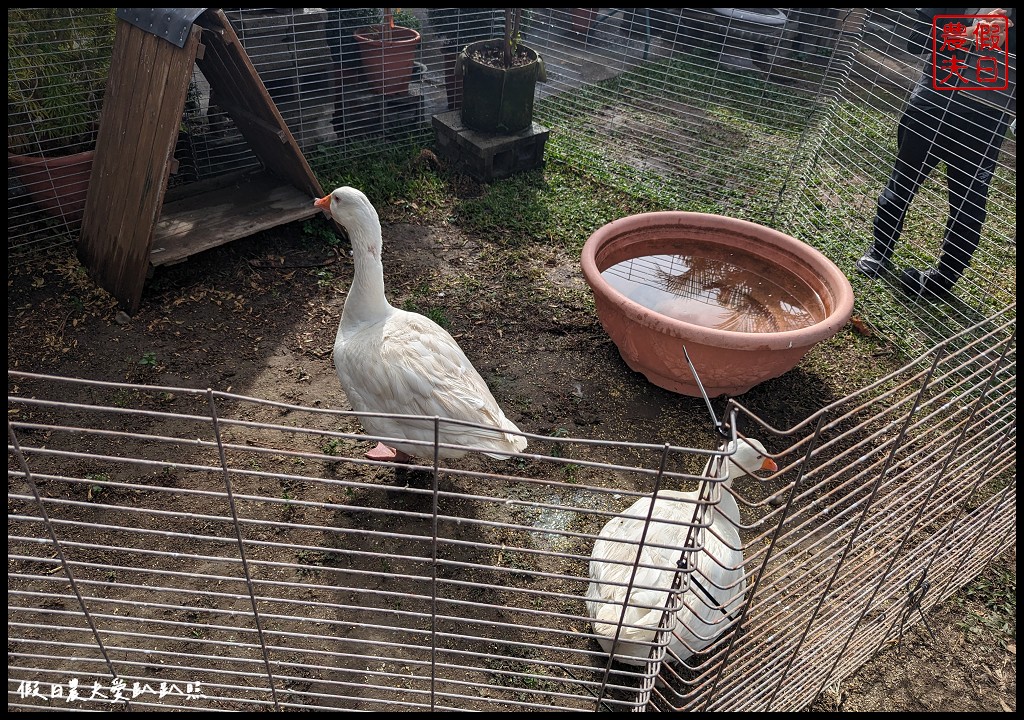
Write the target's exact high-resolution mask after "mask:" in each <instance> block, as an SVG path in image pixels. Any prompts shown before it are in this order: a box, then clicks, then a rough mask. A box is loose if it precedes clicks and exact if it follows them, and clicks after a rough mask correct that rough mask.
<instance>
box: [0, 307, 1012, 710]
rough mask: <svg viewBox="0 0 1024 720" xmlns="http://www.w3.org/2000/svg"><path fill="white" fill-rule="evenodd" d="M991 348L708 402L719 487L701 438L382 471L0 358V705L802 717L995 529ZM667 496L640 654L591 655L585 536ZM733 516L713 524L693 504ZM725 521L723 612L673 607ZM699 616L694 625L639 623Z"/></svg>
mask: <svg viewBox="0 0 1024 720" xmlns="http://www.w3.org/2000/svg"><path fill="white" fill-rule="evenodd" d="M989 341H990V342H989V343H988V345H987V347H988V348H990V352H988V353H984V354H978V353H977V352H976V348H975V347H972V346H971V345H970V344H962V345H961V346H960V347H957V345H958V344H957V343H950V344H948V345H943V346H940V347H938V348H936V349H934V350H933V351H931V352H929V353H927V354H926V355H923V356H922V357H920V358H918V359H917V360H916V361H914V362H912V363H910V364H909V365H907V366H906V367H905V368H903V369H902V370H900V371H898V372H896V373H894V374H893V375H891V376H888V377H885V378H881V379H880V380H879V381H878V382H877V383H875V384H873V385H872V386H870V387H868V388H865V389H863V390H861V391H859V392H857V393H855V394H853V395H851V396H849V397H847V398H843V399H842V400H840V401H838V402H836V403H833V404H832V405H830V406H828V407H827V408H824V409H823V410H822V411H820V412H819V413H816V414H814V415H812V416H811V417H809V418H808V419H807V421H806V422H804V423H802V424H800V425H799V426H797V427H793V428H787V429H774V428H770V427H767V426H766V425H764V424H763V423H762V422H760V421H759V419H758V418H757V417H755V416H753V415H752V414H750V413H749V411H747V410H746V409H745V408H744V407H743V406H742V405H740V404H739V403H737V402H735V401H733V402H732V403H731V404H730V409H729V410H728V415H727V417H726V420H727V421H728V424H729V426H730V427H732V428H742V429H743V431H744V432H745V434H747V435H748V436H750V437H754V438H759V439H760V440H761V441H762V442H763V444H764V446H765V447H766V448H768V449H769V450H768V452H769V453H770V454H771V457H773V458H774V461H775V463H776V467H777V471H776V472H774V473H770V474H769V475H765V473H760V475H762V476H763V477H751V476H750V475H747V476H745V477H742V478H739V479H737V480H735V481H733V482H732V484H731V485H728V484H726V485H723V484H721V483H720V482H719V481H715V480H714V479H713V478H712V477H710V476H709V475H707V474H703V473H694V472H693V470H692V468H694V467H698V466H699V465H700V464H702V463H704V462H705V461H706V460H708V459H709V458H712V457H713V456H712V455H711V453H710V452H709V451H708V450H701V449H697V448H683V447H675V446H671V445H656V444H637V443H614V442H598V441H593V440H586V439H582V438H569V437H563V438H551V437H539V436H529V437H530V440H531V448H532V449H536V451H535V452H527V453H522V454H517V455H516V456H515V457H514V458H512V459H510V460H509V461H506V462H502V461H492V460H484V459H479V458H476V457H475V456H469V457H466V458H461V459H457V460H448V461H445V460H442V459H439V458H437V457H436V456H435V457H434V458H433V459H431V458H430V457H428V458H427V460H426V462H425V464H422V465H419V466H416V467H406V466H394V465H392V464H389V463H381V462H379V461H372V460H368V459H365V458H364V457H362V456H361V455H359V454H358V452H356V450H355V449H356V448H357V447H358V446H359V445H358V444H357V443H356V442H355V441H357V440H365V439H366V438H365V437H364V436H362V435H353V434H352V433H350V432H345V431H342V430H339V429H338V428H339V427H342V423H343V420H344V419H345V418H347V417H351V413H346V412H343V411H327V410H323V409H317V408H310V407H302V406H295V405H289V404H284V403H279V402H271V401H267V400H261V399H258V398H251V397H245V396H238V395H232V394H229V393H223V392H215V391H212V390H207V391H201V390H190V389H186V388H180V387H155V386H145V385H128V384H122V383H106V382H90V381H84V380H72V379H66V378H58V377H52V376H40V375H35V374H28V373H19V372H9V374H8V383H9V395H8V407H9V418H10V420H9V424H8V438H9V441H8V460H9V471H8V476H9V496H8V506H9V511H8V521H9V535H8V557H9V560H8V562H9V575H8V578H9V590H8V598H9V601H8V602H9V607H8V611H9V612H8V618H9V661H10V672H9V689H8V692H9V704H10V706H11V707H33V706H35V707H38V706H47V705H50V706H55V707H56V706H66V704H67V702H68V693H70V692H71V691H72V688H73V687H77V689H78V693H79V696H78V697H79V699H80V700H81V701H86V700H88V699H89V697H90V696H91V695H92V693H93V692H94V691H95V692H96V693H98V696H97V697H95V698H94V700H95V701H97V702H98V701H100V699H101V697H103V698H106V702H109V703H118V704H121V705H123V706H124V707H133V708H144V707H156V706H160V707H168V706H177V707H182V708H204V707H206V708H217V709H239V710H241V709H247V708H248V709H253V708H260V707H268V708H269V707H275V708H282V709H284V708H302V707H330V708H336V709H362V710H382V709H412V708H423V709H426V708H430V709H475V710H527V709H532V710H590V711H593V710H623V709H644V708H649V709H660V710H694V709H711V710H769V709H772V710H798V709H801V708H802V707H805V706H806V705H807V704H808V703H809V702H810V701H811V700H812V699H813V698H814V697H815V696H816V695H817V693H819V692H820V691H821V690H822V689H823V688H824V687H826V685H827V684H829V683H830V682H835V681H836V680H837V679H840V678H842V677H844V676H845V675H846V674H848V673H850V672H852V671H853V670H854V669H856V668H857V667H858V666H859V665H860V664H862V663H863V662H864V661H865V660H866V659H868V658H869V657H870V656H871V655H872V654H873V653H874V652H876V651H877V650H878V649H879V648H880V647H881V646H883V645H884V644H885V643H887V642H892V641H894V640H895V639H897V638H898V637H899V636H900V634H901V633H903V632H904V630H905V629H906V626H907V624H908V623H916V622H918V621H919V619H920V617H922V616H923V615H922V614H923V613H925V612H926V611H927V610H928V608H929V607H931V606H932V605H933V604H935V603H938V602H940V601H942V600H943V599H944V598H946V597H948V596H949V595H951V594H952V593H954V592H955V591H956V590H957V589H959V588H960V587H961V586H963V585H964V584H965V583H966V582H968V581H969V580H970V579H971V578H972V577H973V576H974V575H975V574H976V573H977V572H978V571H979V570H980V569H981V568H982V567H984V565H985V564H986V563H987V562H988V561H989V560H991V559H992V558H993V557H995V556H997V555H999V554H1000V553H1002V552H1003V551H1004V550H1006V549H1007V548H1009V547H1012V546H1013V545H1014V543H1015V542H1016V525H1015V517H1016V504H1015V495H1016V484H1015V477H1016V476H1015V460H1014V457H1015V452H1016V433H1015V424H1014V421H1013V419H1012V413H1008V412H1007V408H1008V407H1012V405H1013V387H1012V382H1011V381H1012V377H1013V374H1014V372H1015V369H1014V363H1015V344H1014V338H1013V333H1012V322H1010V321H1004V323H1003V324H1002V327H1001V328H1000V331H999V333H998V334H997V335H996V336H994V337H991V338H989ZM965 367H967V368H969V369H970V372H969V373H967V376H968V377H969V379H967V380H965V379H964V376H965V372H964V370H965ZM169 394H170V395H173V396H175V397H176V398H177V403H176V406H175V408H176V409H175V410H173V411H169V410H168V409H167V408H168V406H167V403H166V400H165V398H166V397H167V396H168V395H169ZM184 408H187V409H184ZM428 420H430V421H432V422H443V420H441V419H439V418H433V419H429V418H428ZM383 440H384V441H385V442H386V441H387V440H388V439H387V438H383ZM545 448H546V449H547V450H546V451H544V450H543V449H545ZM436 450H437V448H436V446H435V447H434V448H432V449H428V454H432V453H433V452H434V451H436ZM744 470H750V472H751V474H757V473H756V468H754V469H751V468H744ZM670 484H671V485H672V486H673V487H675V486H679V487H683V488H689V489H690V490H692V491H693V494H692V495H691V496H690V499H689V500H688V501H687V502H686V503H684V509H685V512H683V513H682V514H681V515H682V517H680V518H677V519H676V521H675V522H678V523H679V526H678V527H677V528H674V529H673V532H674V534H675V544H674V549H673V550H672V551H671V552H670V554H671V556H672V558H673V561H672V562H671V563H670V564H669V565H668V566H665V567H664V568H663V571H665V572H668V573H669V575H675V576H677V578H678V582H677V586H676V587H677V592H675V593H672V592H667V590H668V586H659V589H660V590H661V591H663V592H665V593H666V597H665V598H663V599H662V600H661V601H660V603H661V604H660V605H657V606H655V607H654V610H655V614H656V615H657V619H656V620H655V621H654V622H653V623H650V622H649V621H648V624H647V625H645V627H647V628H648V629H649V630H650V636H649V638H648V639H647V640H646V641H640V644H641V646H642V647H643V653H642V655H643V656H644V657H647V656H648V655H649V657H650V660H649V661H648V662H647V663H646V664H640V665H628V664H623V663H618V662H616V663H612V662H610V661H609V657H610V656H609V655H608V654H606V653H605V652H604V650H603V649H602V647H601V645H599V644H598V642H597V640H598V636H597V635H595V634H594V630H593V629H592V625H591V611H588V606H587V604H586V600H587V599H588V598H592V597H593V595H592V594H591V592H590V590H588V588H589V586H590V584H591V582H592V580H593V579H594V578H595V575H594V567H593V562H594V561H599V562H604V563H614V562H617V560H616V552H615V550H614V548H615V547H621V548H623V549H625V548H630V547H635V544H636V543H637V542H639V541H640V539H641V538H640V537H639V536H637V537H629V536H628V535H626V536H620V537H619V539H618V541H617V542H615V543H612V546H613V550H612V551H608V549H607V547H608V546H607V544H606V545H605V547H604V549H603V550H601V549H599V545H598V544H597V539H598V535H599V533H601V534H605V533H606V532H607V530H605V531H602V528H604V527H605V525H606V524H608V523H609V521H612V520H613V518H615V517H616V516H617V514H619V513H622V512H623V511H624V510H625V508H626V507H628V506H630V505H632V504H633V503H634V501H636V500H637V499H640V498H645V497H651V496H653V497H655V498H659V500H658V502H662V503H664V502H671V500H670V498H671V494H670V493H667V492H666V487H668V486H669V485H670ZM700 493H704V494H700ZM698 497H704V498H706V500H703V501H700V500H697V499H696V498H698ZM730 500H734V502H735V506H736V508H737V513H736V515H735V518H734V519H732V520H729V521H725V520H722V518H723V517H725V516H723V515H717V516H716V518H717V519H715V520H713V521H712V520H709V519H708V516H707V515H706V514H704V513H702V512H694V509H695V508H700V507H705V508H709V509H710V508H718V507H720V506H724V505H725V504H726V503H727V502H729V501H730ZM703 503H707V504H706V505H704V504H703ZM633 514H634V516H635V518H636V520H637V522H638V525H639V527H640V528H645V529H643V530H642V532H644V533H646V532H648V531H650V532H651V533H652V538H653V533H654V530H653V529H651V528H649V527H646V526H647V525H648V523H650V522H651V518H650V517H649V516H648V515H646V514H645V513H640V514H636V513H635V512H634V513H633ZM691 515H692V517H691ZM659 522H662V523H669V524H670V525H671V523H672V522H673V521H672V520H671V519H669V520H666V519H664V518H662V519H661V520H659ZM723 524H724V525H727V526H728V527H729V528H731V530H730V531H729V532H734V533H735V534H736V536H737V537H738V538H739V543H740V544H739V547H738V550H739V552H740V553H741V557H742V563H741V564H739V565H738V567H739V568H741V570H742V576H743V579H744V581H745V584H746V592H745V594H743V595H741V596H740V597H742V598H743V600H742V605H741V606H739V607H738V608H734V607H730V608H728V610H729V612H728V613H726V609H725V608H722V607H720V606H718V605H716V604H715V602H713V601H712V600H709V599H707V598H706V597H705V595H703V594H702V593H701V592H699V590H700V589H701V588H704V590H705V591H707V588H708V587H711V588H714V587H716V585H714V583H715V582H721V580H719V579H717V578H718V574H717V572H718V571H717V570H715V569H714V567H711V568H710V569H709V567H710V566H708V565H707V564H704V565H703V566H702V556H705V555H706V556H708V557H711V558H717V557H719V556H718V555H717V554H716V553H717V551H715V550H713V549H712V548H714V547H716V546H715V545H714V543H713V542H712V538H713V537H716V538H717V537H719V534H722V537H725V535H726V534H728V533H726V531H725V528H724V527H723ZM683 538H686V540H685V541H684V540H683ZM629 556H630V553H628V552H627V553H625V556H624V559H622V560H618V561H619V562H626V563H627V566H628V565H629V563H630V562H632V561H629V560H628V557H629ZM632 556H633V557H634V558H635V553H632ZM645 562H646V561H644V560H642V561H641V562H640V565H639V566H638V567H640V568H641V569H642V568H643V567H644V565H645ZM719 562H721V560H719ZM702 567H703V570H698V569H699V568H702ZM638 577H639V576H634V577H633V579H632V580H630V581H629V582H633V583H635V585H634V587H636V588H638V589H643V582H642V581H641V580H640V579H637V578H638ZM711 593H712V594H714V593H715V591H714V590H711ZM633 597H634V599H633V600H631V603H640V602H642V601H640V600H638V599H636V596H633ZM702 606H703V607H707V608H709V609H712V610H713V611H714V609H715V608H718V610H717V611H715V612H718V613H721V621H719V620H715V622H714V623H713V624H712V626H711V627H713V628H714V630H713V632H710V633H707V628H704V630H703V631H702V629H701V628H702V627H703V626H699V625H697V621H696V620H694V619H693V617H690V616H687V615H685V614H680V615H679V618H680V619H678V620H676V621H674V620H673V619H672V618H674V617H676V616H675V614H674V613H671V612H668V611H666V610H665V608H669V609H670V610H675V609H678V608H681V607H689V608H691V609H693V608H695V607H702ZM726 617H727V619H726ZM659 626H660V628H661V630H658V628H659ZM623 632H625V629H623ZM671 633H675V634H676V635H678V636H680V637H681V638H684V640H683V643H684V644H683V645H678V644H670V643H669V642H668V641H669V639H670V634H671ZM687 637H690V639H689V640H686V639H685V638H687ZM694 638H706V640H700V641H698V640H695V639H694ZM685 643H690V645H687V644H685ZM693 643H697V646H698V648H699V647H701V646H705V647H704V649H703V650H702V651H700V652H696V653H694V654H690V653H689V652H688V651H687V650H686V649H685V648H687V647H692V644H693ZM162 683H167V685H165V686H164V691H165V694H164V695H159V693H160V692H161V690H160V685H161V684H162Z"/></svg>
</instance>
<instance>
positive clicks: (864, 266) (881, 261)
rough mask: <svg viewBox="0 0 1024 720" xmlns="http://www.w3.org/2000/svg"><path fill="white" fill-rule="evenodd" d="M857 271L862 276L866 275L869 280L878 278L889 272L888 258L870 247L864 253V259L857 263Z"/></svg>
mask: <svg viewBox="0 0 1024 720" xmlns="http://www.w3.org/2000/svg"><path fill="white" fill-rule="evenodd" d="M857 269H858V270H859V271H860V273H861V274H862V275H867V276H868V277H869V278H877V277H880V276H881V275H882V274H884V273H887V272H889V269H890V268H889V258H887V257H885V255H883V254H882V253H880V252H879V251H878V249H877V248H876V247H875V246H874V245H872V246H871V247H870V248H868V251H867V252H866V253H864V257H862V258H861V259H860V260H858V261H857Z"/></svg>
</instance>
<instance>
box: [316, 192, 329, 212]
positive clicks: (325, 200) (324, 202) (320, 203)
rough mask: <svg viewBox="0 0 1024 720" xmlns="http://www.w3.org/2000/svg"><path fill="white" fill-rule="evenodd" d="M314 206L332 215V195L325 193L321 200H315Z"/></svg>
mask: <svg viewBox="0 0 1024 720" xmlns="http://www.w3.org/2000/svg"><path fill="white" fill-rule="evenodd" d="M313 207H318V208H320V209H321V210H323V211H324V212H325V213H327V214H328V215H330V213H331V196H330V195H324V196H323V197H322V198H320V199H319V200H314V201H313Z"/></svg>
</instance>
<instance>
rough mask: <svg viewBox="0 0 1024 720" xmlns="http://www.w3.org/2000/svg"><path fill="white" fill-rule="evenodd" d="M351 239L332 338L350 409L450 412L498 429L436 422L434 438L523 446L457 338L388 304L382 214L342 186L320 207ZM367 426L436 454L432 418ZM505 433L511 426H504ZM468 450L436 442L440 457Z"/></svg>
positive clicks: (495, 450) (498, 450)
mask: <svg viewBox="0 0 1024 720" xmlns="http://www.w3.org/2000/svg"><path fill="white" fill-rule="evenodd" d="M328 202H329V210H330V213H331V215H332V216H333V217H334V219H335V220H336V221H337V222H338V223H339V224H340V225H342V226H343V227H344V228H345V229H346V230H347V231H348V235H349V240H350V241H351V243H352V257H353V262H354V263H355V273H354V276H353V279H352V286H351V288H350V289H349V293H348V297H347V298H346V299H345V307H344V309H343V310H342V314H341V323H340V324H339V326H338V334H337V337H336V338H335V341H334V367H335V369H336V370H337V373H338V380H339V381H340V382H341V386H342V389H344V391H345V394H346V395H347V396H348V400H349V403H350V404H351V405H352V409H353V410H357V411H360V412H373V413H387V414H393V415H425V416H428V417H434V416H437V417H440V418H450V419H453V420H461V421H466V422H471V423H477V424H481V425H488V426H491V427H492V428H496V429H489V428H487V429H485V428H475V427H469V426H466V425H456V424H454V423H445V422H441V423H440V433H439V442H440V443H447V444H453V445H467V446H472V447H474V448H476V449H479V450H480V451H481V452H484V453H485V454H487V455H489V456H491V457H497V458H507V457H508V455H509V453H513V452H521V451H522V450H524V449H525V448H526V438H524V437H522V436H521V435H515V434H512V433H518V432H519V428H517V427H516V426H515V424H514V423H512V421H510V420H509V419H508V418H507V417H505V413H504V412H502V409H501V408H500V407H499V406H498V402H497V401H496V400H495V399H494V396H493V395H492V394H491V391H490V389H489V388H488V387H487V384H486V383H485V382H484V380H483V378H481V377H480V374H479V373H478V372H477V371H476V368H474V367H473V364H472V363H471V362H470V361H469V359H468V358H467V357H466V354H465V353H464V352H463V351H462V348H460V347H459V345H458V343H457V342H455V339H454V338H453V337H452V336H451V335H450V334H449V333H448V331H446V330H445V329H444V328H442V327H441V326H440V325H438V324H437V323H435V322H434V321H432V320H430V319H429V318H427V317H424V316H423V315H420V314H418V313H413V312H407V311H405V310H400V309H398V308H395V307H392V305H391V304H390V303H389V302H388V300H387V297H386V296H385V292H384V266H383V263H382V262H381V247H382V243H383V238H382V233H381V226H380V220H379V218H378V216H377V211H376V210H375V209H374V207H373V205H372V204H371V203H370V201H369V199H367V197H366V196H365V195H364V194H363V193H362V192H360V191H359V190H356V189H355V188H351V187H339V188H337V189H336V190H334V192H332V193H331V194H330V195H329V196H327V197H326V198H322V199H321V200H318V201H317V206H318V207H321V208H323V209H325V210H327V209H328ZM360 422H361V423H362V425H363V427H364V429H365V430H366V431H367V432H368V433H369V434H371V435H376V436H379V437H383V438H402V439H405V440H419V441H423V442H425V443H427V445H425V446H424V445H414V444H411V443H401V442H387V443H386V444H388V445H390V446H391V447H394V448H396V449H398V450H401V451H402V452H405V453H408V454H409V455H415V456H420V457H431V456H433V452H434V451H433V442H434V422H433V421H432V420H410V419H403V418H393V417H371V416H362V417H360ZM502 430H504V431H509V432H501V431H502ZM465 453H466V450H465V449H456V448H444V447H441V448H439V455H440V457H442V458H449V457H461V456H462V455H465Z"/></svg>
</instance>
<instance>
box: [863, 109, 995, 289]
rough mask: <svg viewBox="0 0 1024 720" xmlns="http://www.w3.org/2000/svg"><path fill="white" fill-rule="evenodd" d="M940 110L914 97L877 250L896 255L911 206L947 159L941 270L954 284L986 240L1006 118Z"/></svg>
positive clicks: (878, 223)
mask: <svg viewBox="0 0 1024 720" xmlns="http://www.w3.org/2000/svg"><path fill="white" fill-rule="evenodd" d="M942 105H943V106H941V107H940V106H936V105H933V104H931V103H929V102H923V101H921V98H920V96H918V95H915V96H913V97H912V98H911V100H910V103H909V104H908V106H907V109H906V110H905V111H904V113H903V117H902V118H901V119H900V126H899V131H898V133H897V136H896V142H897V148H898V149H897V152H896V163H895V165H894V167H893V170H892V174H891V175H890V176H889V181H888V183H886V186H885V190H883V191H882V194H881V195H880V196H879V198H878V211H877V213H876V214H875V222H874V227H873V231H874V238H875V249H876V251H878V252H879V253H881V254H882V255H883V256H884V257H886V258H889V257H891V256H892V253H893V251H894V250H895V249H896V243H897V241H898V240H899V238H900V233H901V232H902V231H903V221H904V220H905V219H906V216H907V208H908V207H909V206H910V202H911V200H913V198H914V196H915V195H916V194H917V191H918V190H919V189H920V187H921V184H922V183H923V182H924V181H925V180H926V179H927V178H928V175H929V174H930V173H931V171H932V170H933V169H934V168H935V165H936V164H937V163H938V162H939V161H940V160H941V161H943V162H945V163H946V184H947V186H948V189H949V215H948V216H947V219H946V233H945V235H944V236H943V241H942V252H941V256H940V257H939V265H938V269H939V271H940V272H941V273H942V276H943V277H944V278H945V279H946V280H947V281H948V282H949V283H950V285H951V286H952V284H953V283H955V282H956V281H957V280H959V279H960V276H961V275H963V274H964V271H965V270H966V269H967V266H968V265H969V264H970V262H971V257H972V256H973V255H974V251H975V250H976V249H977V248H978V242H979V240H980V239H981V226H982V225H983V224H984V222H985V213H986V210H985V205H986V202H987V201H988V189H989V185H990V184H991V182H992V174H993V173H994V172H995V168H996V160H997V159H998V158H999V147H1000V146H1001V145H1002V143H1003V137H1004V135H1005V134H1006V128H1007V124H1008V123H1007V120H1006V119H1005V118H1006V116H1005V115H1003V114H1002V113H999V112H984V111H982V110H973V109H971V108H966V107H964V105H963V104H962V103H950V102H948V101H947V102H943V103H942Z"/></svg>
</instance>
